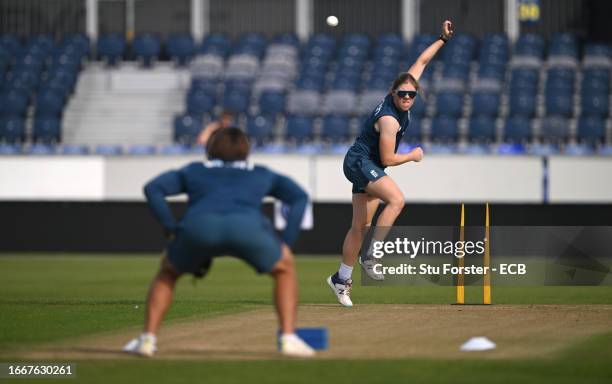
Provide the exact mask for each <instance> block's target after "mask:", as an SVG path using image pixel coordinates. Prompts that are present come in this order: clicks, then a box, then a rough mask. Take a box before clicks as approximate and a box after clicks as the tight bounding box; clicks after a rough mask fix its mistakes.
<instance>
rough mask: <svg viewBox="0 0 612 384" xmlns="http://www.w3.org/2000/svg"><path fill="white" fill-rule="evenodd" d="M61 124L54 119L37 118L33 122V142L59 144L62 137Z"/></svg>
mask: <svg viewBox="0 0 612 384" xmlns="http://www.w3.org/2000/svg"><path fill="white" fill-rule="evenodd" d="M61 131H62V128H61V122H60V120H59V119H58V118H55V117H37V118H36V119H35V120H34V129H33V131H32V139H33V140H34V142H38V143H45V144H52V143H59V142H60V141H61V135H62V132H61Z"/></svg>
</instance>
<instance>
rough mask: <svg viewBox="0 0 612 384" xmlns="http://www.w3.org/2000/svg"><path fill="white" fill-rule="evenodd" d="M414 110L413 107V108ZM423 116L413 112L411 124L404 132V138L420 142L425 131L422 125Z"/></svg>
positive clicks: (412, 141)
mask: <svg viewBox="0 0 612 384" xmlns="http://www.w3.org/2000/svg"><path fill="white" fill-rule="evenodd" d="M411 110H412V109H411ZM421 120H422V119H421V118H419V117H414V116H413V115H412V114H411V118H410V124H409V125H408V128H407V129H406V131H405V132H404V140H405V141H408V142H411V143H418V142H420V141H421V140H422V138H423V131H422V127H421Z"/></svg>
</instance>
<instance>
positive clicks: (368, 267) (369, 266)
mask: <svg viewBox="0 0 612 384" xmlns="http://www.w3.org/2000/svg"><path fill="white" fill-rule="evenodd" d="M359 264H360V265H361V269H363V271H364V272H365V274H366V275H368V277H369V278H370V279H372V280H376V281H382V280H384V279H385V275H383V274H382V273H376V271H375V270H374V266H375V265H376V264H380V265H381V266H382V260H381V259H375V258H364V259H362V258H361V257H360V258H359ZM378 269H380V267H379V268H378Z"/></svg>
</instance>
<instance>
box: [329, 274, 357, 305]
mask: <svg viewBox="0 0 612 384" xmlns="http://www.w3.org/2000/svg"><path fill="white" fill-rule="evenodd" d="M327 285H329V287H330V288H331V290H332V291H333V292H334V294H335V295H336V297H337V298H338V302H339V303H340V304H342V305H344V306H345V307H352V306H353V302H352V301H351V287H352V286H353V280H351V279H348V280H341V279H340V278H339V277H338V273H337V272H336V273H334V274H333V275H331V276H329V277H328V278H327Z"/></svg>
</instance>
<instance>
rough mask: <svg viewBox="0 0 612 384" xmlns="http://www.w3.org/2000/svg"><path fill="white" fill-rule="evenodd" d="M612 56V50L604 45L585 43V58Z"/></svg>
mask: <svg viewBox="0 0 612 384" xmlns="http://www.w3.org/2000/svg"><path fill="white" fill-rule="evenodd" d="M611 55H612V49H611V48H610V46H609V45H608V44H605V43H587V44H586V45H585V46H584V56H585V57H589V56H591V57H594V56H595V57H596V56H602V57H606V58H609V57H610V56H611Z"/></svg>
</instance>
